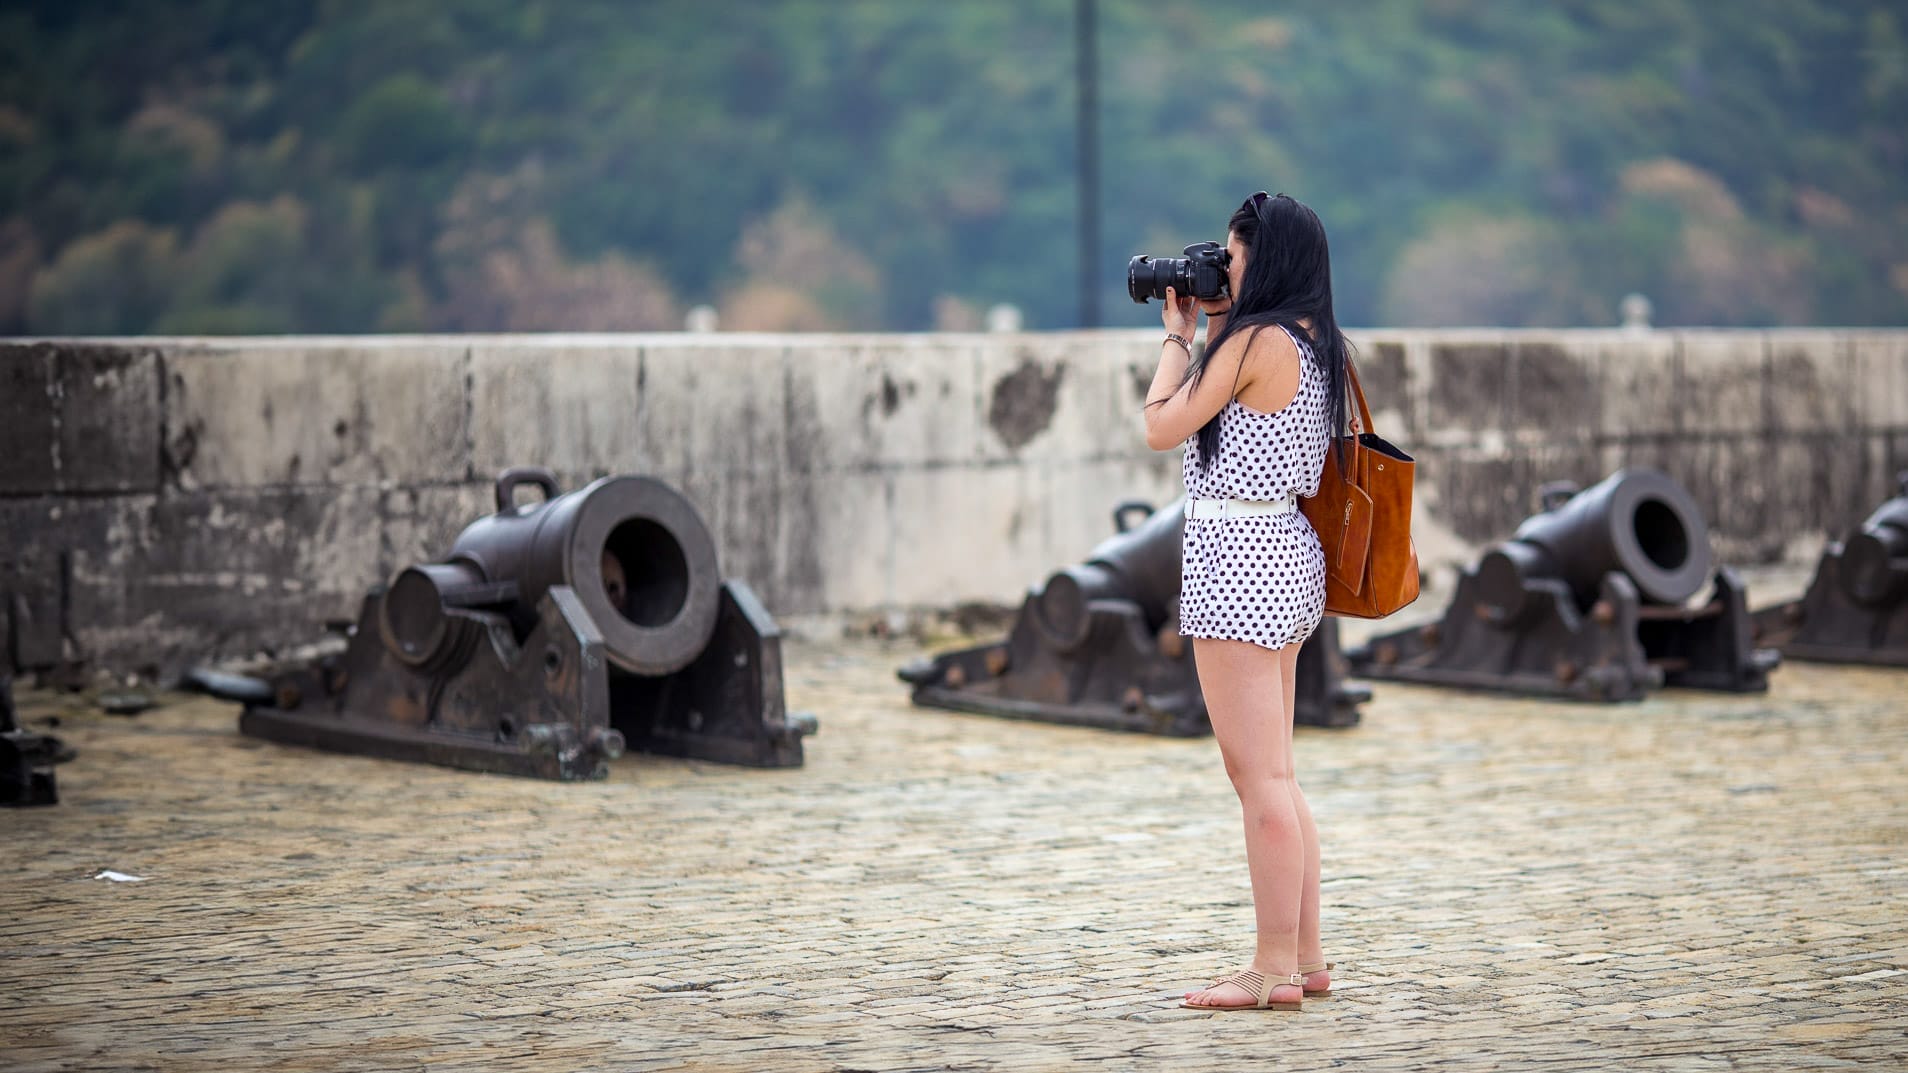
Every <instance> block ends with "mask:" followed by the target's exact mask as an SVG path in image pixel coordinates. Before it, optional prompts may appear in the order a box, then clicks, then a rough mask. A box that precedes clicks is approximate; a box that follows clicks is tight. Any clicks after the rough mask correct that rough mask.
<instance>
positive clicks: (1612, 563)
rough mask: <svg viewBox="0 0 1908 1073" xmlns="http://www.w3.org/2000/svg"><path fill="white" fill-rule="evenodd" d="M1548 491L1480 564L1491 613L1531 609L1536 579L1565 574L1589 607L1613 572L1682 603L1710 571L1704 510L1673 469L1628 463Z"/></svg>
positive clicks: (1499, 615)
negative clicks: (1578, 486)
mask: <svg viewBox="0 0 1908 1073" xmlns="http://www.w3.org/2000/svg"><path fill="white" fill-rule="evenodd" d="M1545 491H1546V494H1545V503H1544V508H1545V509H1544V510H1543V511H1542V512H1541V513H1539V514H1536V515H1533V516H1531V517H1530V518H1528V519H1526V520H1525V521H1524V523H1523V524H1522V525H1520V526H1518V527H1517V533H1516V535H1515V536H1514V537H1512V538H1511V539H1510V540H1509V541H1506V542H1504V543H1502V544H1499V545H1497V546H1495V547H1493V548H1492V549H1490V551H1488V552H1486V553H1485V555H1484V558H1483V559H1482V560H1481V561H1480V562H1479V563H1478V566H1477V591H1478V605H1479V607H1480V608H1481V609H1482V611H1483V612H1484V613H1485V614H1486V615H1487V616H1489V617H1490V618H1491V619H1492V620H1494V621H1499V622H1514V621H1517V620H1518V619H1520V618H1522V617H1523V616H1524V615H1525V614H1526V612H1528V611H1529V610H1530V608H1531V606H1532V602H1533V601H1532V599H1531V589H1530V588H1529V587H1528V586H1527V585H1526V584H1525V583H1526V582H1528V581H1537V580H1541V579H1549V580H1554V581H1559V582H1562V583H1564V584H1565V585H1567V586H1569V589H1570V593H1571V595H1572V597H1574V598H1575V600H1576V602H1577V605H1578V606H1579V607H1580V608H1582V607H1589V606H1590V605H1591V604H1592V603H1594V602H1595V601H1596V599H1597V592H1598V589H1599V587H1600V586H1601V585H1602V583H1603V577H1604V575H1605V574H1608V573H1610V572H1612V571H1617V572H1620V573H1622V574H1624V575H1626V576H1627V577H1628V578H1629V579H1630V580H1631V581H1632V582H1633V583H1635V585H1636V588H1637V592H1638V594H1639V595H1640V596H1642V597H1643V599H1644V600H1645V601H1646V602H1649V603H1656V604H1680V603H1682V602H1683V601H1685V600H1687V599H1689V598H1690V597H1691V596H1694V595H1695V594H1696V592H1697V591H1698V590H1699V589H1701V588H1702V587H1703V585H1704V583H1705V582H1707V581H1708V580H1709V572H1710V555H1709V529H1708V526H1707V525H1706V524H1705V523H1704V521H1703V515H1702V511H1701V510H1700V509H1698V508H1697V506H1696V501H1695V500H1694V499H1693V498H1691V496H1690V494H1689V493H1688V492H1687V491H1685V490H1684V489H1683V487H1682V486H1681V485H1679V484H1677V483H1676V482H1675V481H1673V480H1671V479H1669V478H1668V477H1667V476H1665V475H1663V474H1661V473H1658V472H1656V471H1655V470H1647V469H1626V470H1620V471H1618V472H1617V473H1614V474H1612V475H1611V476H1609V477H1607V478H1605V479H1604V480H1602V481H1600V482H1598V483H1597V484H1595V485H1592V486H1591V487H1589V488H1587V489H1585V490H1583V491H1581V492H1575V493H1574V494H1568V497H1567V498H1566V494H1567V489H1565V488H1558V487H1556V486H1551V487H1548V488H1546V490H1545Z"/></svg>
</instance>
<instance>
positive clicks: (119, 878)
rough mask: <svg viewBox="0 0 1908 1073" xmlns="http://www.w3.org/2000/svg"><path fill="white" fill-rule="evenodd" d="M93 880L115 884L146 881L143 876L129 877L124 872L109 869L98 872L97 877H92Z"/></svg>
mask: <svg viewBox="0 0 1908 1073" xmlns="http://www.w3.org/2000/svg"><path fill="white" fill-rule="evenodd" d="M93 878H94V879H110V880H112V881H113V882H115V883H144V882H145V881H146V877H145V876H129V875H127V874H126V873H124V872H115V871H113V870H112V869H111V868H108V869H106V870H104V871H102V872H100V873H99V874H98V875H96V876H94V877H93Z"/></svg>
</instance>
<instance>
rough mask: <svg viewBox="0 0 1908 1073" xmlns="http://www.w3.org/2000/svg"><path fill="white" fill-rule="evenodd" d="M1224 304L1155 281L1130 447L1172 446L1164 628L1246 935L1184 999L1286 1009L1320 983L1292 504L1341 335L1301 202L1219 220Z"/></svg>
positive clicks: (1318, 557)
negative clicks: (1300, 742)
mask: <svg viewBox="0 0 1908 1073" xmlns="http://www.w3.org/2000/svg"><path fill="white" fill-rule="evenodd" d="M1226 251H1227V253H1228V254H1230V255H1231V263H1230V264H1229V265H1228V266H1227V278H1228V282H1229V288H1228V291H1229V294H1230V295H1231V298H1230V299H1227V298H1224V297H1222V298H1220V299H1218V300H1214V301H1207V302H1203V303H1201V307H1202V308H1203V309H1204V311H1205V313H1206V316H1207V343H1206V350H1205V353H1204V355H1203V356H1202V357H1200V358H1195V357H1194V356H1193V354H1192V346H1191V342H1190V340H1191V339H1192V335H1193V331H1194V328H1195V325H1196V324H1197V318H1198V311H1197V310H1196V309H1195V308H1194V303H1193V300H1192V299H1191V298H1182V297H1180V296H1179V295H1178V294H1176V293H1175V292H1173V291H1171V290H1168V291H1167V294H1166V308H1165V312H1164V320H1165V326H1166V333H1167V334H1166V339H1165V341H1164V342H1163V343H1162V344H1161V345H1160V357H1159V370H1158V372H1156V373H1155V374H1154V376H1153V386H1152V390H1151V391H1149V392H1148V393H1147V396H1146V443H1147V446H1149V447H1151V448H1153V449H1154V450H1156V451H1165V450H1170V449H1172V448H1174V447H1176V446H1178V445H1180V444H1181V443H1184V444H1185V445H1186V459H1185V477H1186V497H1187V498H1186V536H1185V560H1184V567H1183V575H1182V577H1181V588H1180V598H1179V629H1180V632H1181V633H1182V634H1184V635H1185V636H1187V637H1191V638H1193V657H1194V660H1195V662H1196V663H1197V665H1198V668H1199V686H1200V689H1201V690H1202V691H1203V692H1204V693H1205V697H1206V710H1207V712H1208V713H1209V714H1210V715H1211V718H1212V730H1213V736H1214V737H1215V738H1217V739H1218V742H1219V752H1220V755H1221V756H1222V757H1224V759H1225V765H1226V774H1227V775H1228V776H1230V777H1231V779H1232V786H1233V789H1234V790H1236V791H1237V792H1238V795H1239V802H1240V804H1241V806H1243V809H1244V813H1245V841H1246V867H1247V870H1248V871H1249V872H1250V874H1251V877H1252V904H1253V912H1254V915H1255V917H1256V921H1257V925H1258V945H1257V948H1256V949H1255V951H1254V952H1253V956H1252V961H1251V964H1250V965H1249V966H1248V967H1247V968H1246V969H1244V970H1242V971H1240V972H1238V973H1236V974H1234V975H1232V976H1229V977H1227V978H1225V979H1223V980H1220V981H1217V982H1215V983H1213V984H1212V985H1211V986H1209V987H1206V988H1205V989H1203V990H1201V991H1198V992H1193V993H1189V994H1188V995H1187V997H1186V1002H1185V1005H1187V1006H1188V1007H1192V1008H1195V1009H1212V1010H1239V1009H1281V1010H1296V1009H1298V1008H1299V1003H1300V1000H1301V999H1302V997H1303V996H1304V995H1307V994H1323V993H1325V992H1326V991H1328V990H1329V989H1330V987H1331V976H1330V974H1329V973H1328V972H1327V971H1326V970H1327V969H1328V968H1329V966H1327V965H1326V964H1325V958H1324V953H1323V951H1322V949H1321V948H1320V946H1319V935H1318V832H1317V830H1316V829H1315V828H1314V827H1313V825H1312V813H1311V810H1310V809H1308V808H1307V807H1306V804H1305V795H1304V794H1303V793H1302V792H1301V791H1300V790H1299V785H1298V779H1297V777H1296V775H1295V773H1294V771H1293V767H1292V703H1293V693H1294V684H1295V683H1294V675H1295V673H1296V671H1297V667H1298V650H1299V645H1300V643H1301V642H1303V641H1304V640H1305V638H1306V637H1307V636H1308V635H1309V634H1310V633H1311V632H1312V630H1313V629H1315V628H1316V627H1317V626H1318V624H1319V621H1320V620H1321V619H1322V618H1323V617H1324V613H1325V559H1324V555H1323V553H1322V552H1321V551H1320V549H1319V543H1318V536H1317V534H1315V533H1313V532H1312V527H1311V525H1310V524H1309V523H1307V522H1306V520H1305V516H1304V515H1302V514H1300V513H1299V512H1298V510H1297V505H1298V504H1297V497H1299V496H1306V495H1314V494H1316V493H1317V492H1318V483H1319V477H1320V475H1321V473H1322V472H1323V470H1324V465H1325V452H1326V449H1327V445H1328V444H1329V443H1330V441H1331V439H1332V437H1333V435H1334V434H1335V433H1336V432H1338V431H1339V430H1342V429H1344V428H1345V426H1346V417H1347V415H1346V412H1345V410H1346V407H1345V360H1346V344H1345V337H1344V336H1343V335H1342V334H1341V333H1340V332H1339V330H1338V322H1337V320H1336V319H1335V318H1334V317H1333V315H1332V272H1331V257H1330V253H1329V251H1328V249H1327V247H1326V242H1325V227H1324V225H1323V224H1321V223H1319V220H1318V216H1317V215H1316V214H1315V213H1313V212H1312V210H1311V209H1308V208H1306V207H1305V206H1304V205H1301V204H1299V203H1298V202H1297V201H1295V200H1293V199H1292V198H1289V197H1286V196H1285V195H1284V194H1280V195H1279V196H1277V197H1267V196H1266V195H1265V194H1263V193H1258V194H1254V195H1252V197H1250V198H1248V199H1247V200H1246V202H1245V204H1244V205H1242V206H1240V208H1239V211H1238V212H1235V213H1233V214H1232V219H1231V221H1230V223H1229V225H1228V228H1227V235H1226Z"/></svg>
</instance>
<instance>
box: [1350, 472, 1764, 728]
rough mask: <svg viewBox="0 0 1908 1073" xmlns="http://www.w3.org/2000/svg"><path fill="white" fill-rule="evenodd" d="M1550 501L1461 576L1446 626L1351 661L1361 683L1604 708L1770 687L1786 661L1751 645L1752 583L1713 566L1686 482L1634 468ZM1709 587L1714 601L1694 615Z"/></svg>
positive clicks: (1562, 489) (1558, 488) (1354, 653)
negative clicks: (1659, 693) (1690, 693)
mask: <svg viewBox="0 0 1908 1073" xmlns="http://www.w3.org/2000/svg"><path fill="white" fill-rule="evenodd" d="M1540 498H1541V501H1542V507H1543V509H1542V511H1541V512H1540V513H1538V514H1536V515H1534V516H1532V517H1530V518H1528V519H1526V520H1525V521H1524V523H1523V524H1522V525H1520V526H1518V528H1517V533H1516V535H1515V536H1514V537H1513V538H1512V539H1510V540H1507V541H1504V542H1502V543H1500V544H1497V545H1495V546H1493V547H1492V548H1491V549H1490V550H1489V551H1487V552H1486V553H1485V554H1484V556H1483V558H1482V559H1481V560H1480V561H1479V562H1478V564H1477V566H1476V567H1475V568H1473V569H1470V570H1466V571H1463V572H1462V573H1461V574H1460V576H1459V578H1458V583H1457V588H1456V591H1455V592H1454V593H1453V595H1452V599H1451V604H1450V606H1449V607H1448V608H1447V609H1446V610H1445V613H1444V616H1443V618H1442V619H1440V620H1439V621H1437V622H1435V623H1431V624H1428V625H1424V626H1419V627H1415V628H1412V629H1407V630H1401V631H1398V632H1395V633H1390V634H1385V635H1382V636H1378V637H1374V638H1372V639H1371V640H1370V641H1368V642H1367V643H1366V644H1364V645H1362V646H1359V647H1357V648H1354V649H1352V650H1350V651H1348V652H1346V653H1345V655H1346V658H1347V659H1348V660H1349V661H1350V663H1351V667H1352V671H1353V673H1354V674H1357V675H1359V676H1365V677H1372V678H1390V679H1397V680H1400V681H1407V682H1421V683H1426V684H1431V685H1444V686H1457V687H1461V688H1476V689H1491V690H1503V691H1506V692H1512V693H1528V694H1533V695H1538V696H1558V697H1570V698H1575V699H1580V700H1598V701H1621V700H1637V699H1640V698H1642V697H1643V696H1644V694H1645V693H1646V692H1648V691H1649V690H1651V689H1654V688H1657V687H1659V686H1665V685H1668V686H1682V687H1688V688H1698V689H1716V690H1725V691H1732V692H1751V691H1760V690H1764V689H1767V688H1768V672H1769V671H1770V670H1771V669H1772V668H1773V667H1774V666H1775V665H1776V663H1777V661H1778V658H1779V657H1778V656H1777V654H1776V653H1774V652H1772V651H1768V650H1763V649H1756V648H1754V647H1752V645H1751V643H1750V633H1749V615H1748V608H1747V606H1746V604H1745V592H1744V587H1743V584H1742V581H1741V580H1740V579H1739V578H1738V577H1737V576H1736V573H1735V571H1733V570H1731V569H1729V568H1728V567H1721V568H1718V569H1715V570H1713V571H1712V570H1711V559H1710V550H1709V536H1708V532H1709V530H1708V526H1707V524H1706V523H1705V522H1704V520H1703V516H1702V512H1701V511H1700V510H1699V509H1698V508H1697V506H1696V503H1695V500H1694V499H1692V498H1691V497H1690V495H1689V493H1688V492H1687V491H1685V490H1684V489H1683V487H1682V486H1681V485H1679V484H1677V483H1676V482H1675V481H1673V480H1671V479H1670V478H1669V477H1667V476H1665V475H1663V474H1661V473H1658V472H1656V471H1654V470H1644V469H1629V470H1622V471H1620V472H1618V473H1616V474H1613V475H1612V476H1610V477H1608V478H1606V479H1604V480H1603V481H1602V482H1600V483H1598V484H1596V485H1594V486H1592V487H1590V488H1587V489H1584V490H1582V491H1578V490H1577V488H1576V486H1575V485H1573V484H1570V483H1568V482H1559V483H1555V484H1550V485H1545V486H1544V487H1543V488H1542V489H1541V490H1540ZM1706 584H1708V585H1710V598H1709V599H1708V600H1707V601H1705V602H1704V603H1703V604H1702V605H1701V606H1699V607H1694V608H1691V607H1686V606H1685V604H1686V602H1687V601H1688V600H1689V599H1690V598H1691V597H1692V596H1695V595H1696V594H1697V593H1698V592H1699V591H1700V590H1702V588H1703V587H1704V586H1705V585H1706Z"/></svg>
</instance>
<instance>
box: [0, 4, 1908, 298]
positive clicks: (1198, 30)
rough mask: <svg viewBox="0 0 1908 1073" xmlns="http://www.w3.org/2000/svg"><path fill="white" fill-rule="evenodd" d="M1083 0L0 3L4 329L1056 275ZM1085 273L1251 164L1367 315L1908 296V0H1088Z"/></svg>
mask: <svg viewBox="0 0 1908 1073" xmlns="http://www.w3.org/2000/svg"><path fill="white" fill-rule="evenodd" d="M1073 18H1074V3H1073V0H1028V2H1024V3H1019V2H1012V0H964V2H961V3H929V2H926V0H918V2H917V0H759V2H744V0H699V2H696V3H685V2H680V0H652V2H644V3H638V2H632V0H561V2H557V0H438V2H432V0H382V2H372V0H271V2H268V3H260V2H257V0H166V2H152V3H136V4H128V3H123V2H112V0H39V2H24V3H23V2H9V3H6V4H5V5H4V6H0V332H6V333H22V332H30V333H36V334H40V333H150V332H164V333H231V332H371V331H419V330H482V331H492V330H553V329H605V330H608V329H642V328H673V327H677V326H680V325H681V323H682V319H683V314H684V312H685V310H686V309H687V308H688V307H689V306H691V305H695V304H702V303H707V304H712V305H715V306H717V307H718V308H719V309H720V310H721V315H722V324H723V326H724V327H725V328H773V329H781V328H791V329H821V328H856V329H863V328H883V329H909V330H914V329H927V328H936V327H941V328H964V327H973V326H976V325H977V324H978V323H979V320H980V317H981V314H982V311H984V310H985V309H986V308H987V307H989V306H991V305H992V304H994V303H997V302H1012V303H1015V304H1017V305H1019V306H1021V307H1022V309H1023V310H1024V311H1025V315H1026V322H1027V324H1028V325H1029V326H1030V327H1036V328H1049V327H1065V326H1070V325H1072V324H1074V323H1075V322H1076V320H1077V316H1078V300H1077V292H1078V289H1079V283H1078V281H1079V278H1080V276H1079V273H1080V265H1079V264H1078V260H1079V257H1078V238H1077V235H1078V231H1077V228H1078V226H1079V219H1080V212H1081V207H1080V206H1079V204H1078V203H1077V197H1076V189H1077V188H1076V185H1075V174H1076V172H1075V130H1074V116H1075V100H1076V98H1075V79H1074V74H1075V62H1074V25H1073ZM1099 31H1100V32H1099V44H1100V61H1099V62H1100V71H1101V78H1102V85H1101V89H1100V98H1101V139H1102V152H1103V180H1102V182H1103V194H1102V207H1101V212H1100V221H1101V226H1100V234H1101V240H1100V241H1101V249H1102V252H1103V256H1102V258H1101V260H1102V262H1103V263H1101V264H1099V265H1096V266H1094V268H1095V272H1096V273H1097V275H1098V277H1099V278H1100V279H1101V280H1102V281H1103V284H1104V292H1105V293H1104V297H1103V299H1102V307H1103V309H1104V310H1105V318H1106V321H1107V322H1108V323H1113V324H1145V323H1151V322H1152V321H1153V315H1152V313H1151V312H1150V311H1148V310H1141V309H1138V308H1137V307H1134V306H1133V305H1132V304H1131V303H1130V302H1128V301H1127V300H1126V298H1125V296H1124V270H1125V262H1126V258H1127V256H1128V255H1130V254H1132V253H1138V252H1150V253H1168V252H1175V251H1176V250H1177V249H1178V247H1179V246H1181V245H1183V244H1185V243H1186V242H1189V241H1193V240H1196V239H1201V238H1209V237H1210V238H1217V237H1220V236H1219V234H1218V232H1219V230H1220V229H1221V228H1222V227H1223V224H1224V218H1225V216H1226V215H1227V213H1228V212H1229V211H1230V210H1231V209H1232V208H1233V207H1235V206H1236V205H1237V203H1238V201H1239V199H1240V198H1241V197H1243V196H1244V195H1246V194H1248V193H1250V192H1252V191H1253V190H1256V189H1260V188H1266V189H1271V190H1274V191H1285V192H1287V193H1290V194H1293V195H1294V196H1297V197H1299V198H1301V199H1303V200H1306V201H1308V202H1310V203H1311V204H1312V205H1313V206H1314V207H1315V208H1317V209H1318V210H1319V212H1320V214H1321V215H1322V216H1323V217H1324V219H1325V221H1326V224H1327V226H1328V228H1329V229H1330V231H1331V234H1332V240H1333V246H1334V252H1335V253H1336V255H1337V265H1336V267H1337V280H1338V294H1339V307H1340V308H1339V314H1340V319H1341V320H1342V321H1344V322H1345V323H1348V324H1355V325H1383V324H1414V325H1440V324H1502V325H1597V324H1611V323H1614V322H1615V320H1616V318H1617V313H1616V308H1617V302H1618V300H1619V299H1620V298H1621V297H1622V296H1623V295H1624V294H1625V293H1627V292H1630V291H1641V292H1643V293H1645V294H1647V295H1649V296H1650V298H1651V299H1652V300H1653V301H1654V302H1655V307H1656V319H1657V322H1658V323H1661V324H1718V325H1771V324H1844V325H1859V324H1897V325H1898V324H1904V323H1908V43H1905V40H1904V39H1905V37H1908V9H1905V8H1904V7H1903V6H1902V5H1901V4H1900V3H1899V2H1898V0H1729V2H1727V3H1716V2H1714V0H1708V2H1702V0H1651V2H1638V0H1556V2H1552V3H1512V2H1509V0H1499V2H1473V0H1421V2H1405V0H1348V2H1343V3H1336V4H1323V3H1251V2H1243V0H1225V2H1219V0H1212V2H1201V3H1191V2H1178V0H1169V2H1163V3H1138V2H1134V0H1100V4H1099Z"/></svg>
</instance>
